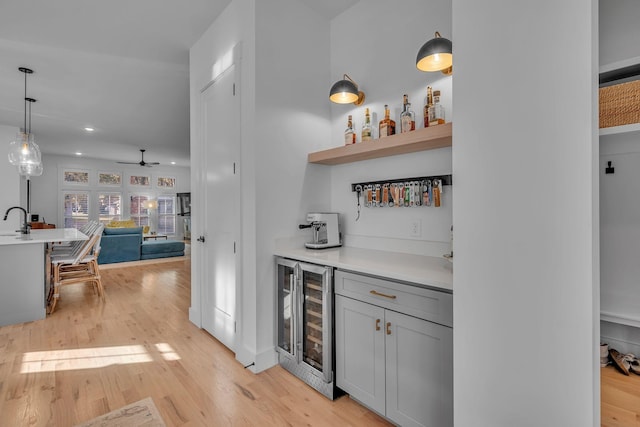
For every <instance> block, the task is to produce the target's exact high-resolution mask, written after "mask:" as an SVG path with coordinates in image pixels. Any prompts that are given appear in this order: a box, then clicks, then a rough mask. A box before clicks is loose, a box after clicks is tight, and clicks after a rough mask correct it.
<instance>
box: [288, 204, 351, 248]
mask: <svg viewBox="0 0 640 427" xmlns="http://www.w3.org/2000/svg"><path fill="white" fill-rule="evenodd" d="M307 222H308V224H300V225H299V226H298V227H299V228H300V229H301V230H302V229H304V228H311V229H313V240H312V241H311V242H307V243H305V244H304V245H305V247H307V248H309V249H325V248H334V247H336V246H342V239H341V236H340V228H339V225H338V214H337V213H323V212H310V213H308V214H307Z"/></svg>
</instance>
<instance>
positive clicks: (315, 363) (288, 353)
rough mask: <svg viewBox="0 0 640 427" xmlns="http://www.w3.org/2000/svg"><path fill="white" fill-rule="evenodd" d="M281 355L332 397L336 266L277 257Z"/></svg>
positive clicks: (285, 364) (292, 368)
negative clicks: (334, 274) (334, 272)
mask: <svg viewBox="0 0 640 427" xmlns="http://www.w3.org/2000/svg"><path fill="white" fill-rule="evenodd" d="M276 263H277V269H276V270H277V284H278V285H277V286H278V325H277V330H278V347H277V350H278V359H279V362H280V365H282V367H284V368H285V369H286V370H288V371H289V372H291V373H292V374H294V375H295V376H297V377H298V378H300V379H302V380H303V381H305V382H306V383H307V384H309V385H310V386H311V387H313V388H315V389H316V390H318V391H319V392H320V393H322V394H324V395H325V396H327V397H328V398H329V399H333V398H334V395H335V387H334V375H333V366H334V363H333V362H334V354H333V268H332V267H325V266H320V265H315V264H308V263H304V262H299V261H295V260H290V259H285V258H278V259H277V260H276Z"/></svg>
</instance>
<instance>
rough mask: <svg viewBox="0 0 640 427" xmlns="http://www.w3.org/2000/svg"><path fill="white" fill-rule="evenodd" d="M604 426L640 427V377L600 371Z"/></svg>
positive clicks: (605, 369)
mask: <svg viewBox="0 0 640 427" xmlns="http://www.w3.org/2000/svg"><path fill="white" fill-rule="evenodd" d="M600 382H601V385H600V399H601V402H602V403H601V405H600V409H601V412H602V418H601V419H602V426H606V427H640V376H639V375H634V374H630V375H629V376H626V375H623V374H622V373H620V372H618V371H617V370H616V368H614V367H613V366H607V367H606V368H602V369H600Z"/></svg>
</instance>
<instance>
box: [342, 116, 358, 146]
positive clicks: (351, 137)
mask: <svg viewBox="0 0 640 427" xmlns="http://www.w3.org/2000/svg"><path fill="white" fill-rule="evenodd" d="M355 143H356V133H355V131H354V130H353V121H352V118H351V115H349V120H347V129H345V131H344V145H351V144H355Z"/></svg>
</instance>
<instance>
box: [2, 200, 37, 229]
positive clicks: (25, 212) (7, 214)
mask: <svg viewBox="0 0 640 427" xmlns="http://www.w3.org/2000/svg"><path fill="white" fill-rule="evenodd" d="M14 209H20V210H21V211H22V213H23V214H24V225H23V226H22V228H21V229H20V230H18V231H20V233H22V234H29V232H30V230H29V229H30V228H31V226H30V225H29V224H28V223H27V211H26V210H25V209H24V208H22V207H20V206H13V207H11V208H9V209H7V211H6V212H5V213H4V220H5V221H6V220H7V217H8V216H9V212H11V211H12V210H14Z"/></svg>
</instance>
